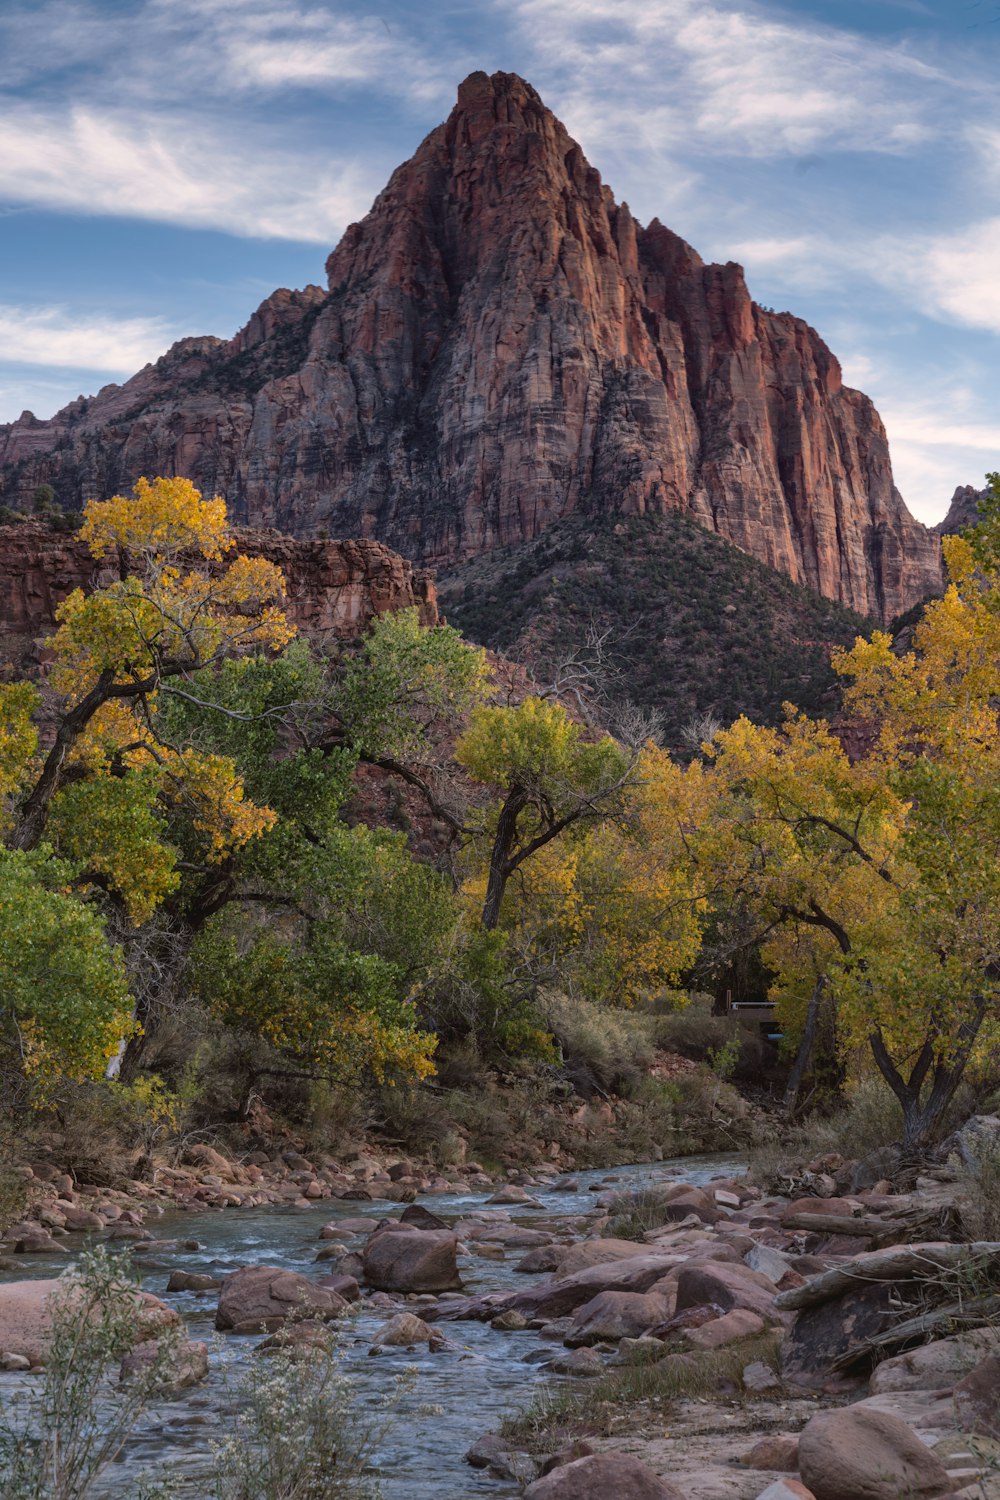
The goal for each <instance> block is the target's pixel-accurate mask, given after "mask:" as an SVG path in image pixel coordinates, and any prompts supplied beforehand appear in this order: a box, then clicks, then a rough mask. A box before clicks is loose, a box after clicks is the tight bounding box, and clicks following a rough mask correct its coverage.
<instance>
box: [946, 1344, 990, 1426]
mask: <svg viewBox="0 0 1000 1500" xmlns="http://www.w3.org/2000/svg"><path fill="white" fill-rule="evenodd" d="M954 1400H955V1415H956V1416H957V1418H958V1421H959V1424H960V1426H961V1428H962V1431H963V1432H974V1433H975V1434H976V1435H977V1436H978V1437H987V1438H994V1439H997V1438H1000V1356H997V1355H996V1354H989V1355H987V1357H986V1358H985V1359H984V1360H981V1361H980V1363H979V1364H978V1365H976V1367H975V1369H974V1370H970V1371H969V1373H968V1375H964V1376H963V1377H962V1379H961V1380H960V1381H959V1382H958V1384H957V1385H956V1387H955V1396H954Z"/></svg>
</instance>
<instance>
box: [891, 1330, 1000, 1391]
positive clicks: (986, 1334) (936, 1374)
mask: <svg viewBox="0 0 1000 1500" xmlns="http://www.w3.org/2000/svg"><path fill="white" fill-rule="evenodd" d="M996 1353H1000V1328H971V1329H969V1330H968V1332H966V1333H956V1334H954V1335H953V1336H952V1337H951V1338H947V1339H935V1340H934V1342H933V1343H932V1344H921V1346H920V1347H919V1349H908V1350H907V1351H906V1353H905V1354H896V1355H894V1356H893V1358H892V1359H885V1360H883V1361H882V1363H881V1364H880V1365H876V1367H875V1369H874V1370H873V1371H872V1377H871V1380H870V1381H869V1386H868V1388H869V1390H870V1391H871V1393H872V1395H873V1396H879V1395H881V1394H882V1393H883V1392H884V1391H940V1390H944V1389H945V1388H946V1387H947V1388H950V1387H951V1386H953V1385H954V1384H955V1383H956V1381H959V1380H961V1379H962V1378H963V1376H965V1375H968V1373H969V1371H970V1370H973V1369H975V1367H976V1365H977V1364H978V1363H979V1362H980V1360H982V1359H985V1358H986V1356H987V1355H989V1354H996Z"/></svg>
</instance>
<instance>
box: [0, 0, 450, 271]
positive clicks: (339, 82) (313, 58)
mask: <svg viewBox="0 0 1000 1500" xmlns="http://www.w3.org/2000/svg"><path fill="white" fill-rule="evenodd" d="M40 36H44V38H45V45H44V46H40V45H39V37H40ZM457 66H460V64H457ZM455 68H456V61H455V56H454V53H453V52H452V53H449V51H448V49H447V48H442V49H440V50H439V51H438V52H435V53H434V54H430V53H428V51H427V49H426V48H423V47H422V46H420V45H418V43H417V42H416V41H415V40H414V38H413V36H412V35H409V34H407V33H406V32H405V31H404V30H402V29H401V28H398V27H389V25H388V23H387V22H385V21H382V20H380V19H379V18H378V17H372V16H367V17H365V16H362V17H357V16H353V17H352V16H350V15H348V14H345V13H344V12H343V10H342V7H341V6H339V5H337V4H335V3H334V4H314V5H306V4H298V3H294V0H292V3H288V0H284V3H283V0H146V3H145V4H141V5H137V6H135V7H133V8H131V9H126V10H123V11H122V12H121V13H120V14H117V15H116V16H115V17H114V19H113V20H112V18H111V17H110V16H109V14H108V11H107V10H106V9H102V8H101V7H100V6H99V5H98V4H96V3H94V0H91V3H79V0H78V3H67V0H49V3H47V4H42V5H34V4H28V3H27V0H25V3H23V4H22V6H21V8H20V9H15V8H13V7H11V8H5V7H2V6H0V84H3V85H6V87H7V90H8V92H7V94H6V96H4V95H2V94H0V198H6V199H7V200H8V201H10V202H14V203H29V204H32V205H36V206H43V207H47V208H53V209H60V210H69V211H71V212H88V213H102V214H114V215H121V216H133V217H138V218H145V219H154V220H160V221H164V222H172V223H179V224H187V225H194V226H205V227H211V228H217V229H222V230H227V231H229V232H231V233H235V234H241V235H261V236H265V237H276V238H283V239H296V240H307V241H313V242H316V243H318V244H324V245H330V244H332V243H334V242H335V241H336V239H337V238H338V237H339V235H340V234H341V233H342V231H343V229H344V228H345V227H346V225H347V224H348V223H349V222H350V221H351V220H352V219H354V218H357V217H358V216H359V215H361V214H363V213H364V212H366V211H367V209H368V207H369V206H370V204H371V201H372V199H373V197H374V195H375V193H376V192H377V191H378V190H379V188H381V186H382V185H383V183H384V181H385V178H386V176H387V175H388V170H389V169H390V168H391V167H392V166H394V165H395V162H393V161H388V162H387V161H385V160H374V159H373V155H371V154H367V153H366V152H365V150H364V148H363V147H362V148H361V149H358V150H355V151H353V152H352V153H351V154H350V155H345V154H338V152H337V151H336V150H333V151H331V150H330V146H329V140H328V138H326V131H325V128H324V127H323V126H322V125H320V126H318V124H317V116H316V114H315V112H314V110H315V105H316V99H315V94H316V92H317V91H320V92H322V93H325V95H326V96H327V100H328V102H330V103H333V104H338V103H339V104H340V105H341V106H343V105H345V104H346V103H347V102H348V101H349V100H350V98H351V97H353V94H354V92H356V91H357V90H359V89H363V90H365V91H366V93H367V94H368V95H371V94H375V95H378V94H380V93H381V94H383V95H384V96H386V98H387V99H388V100H391V101H392V103H393V104H394V105H395V107H397V108H398V107H399V105H400V103H401V102H402V103H407V104H417V105H420V106H421V107H425V106H426V104H427V102H428V100H430V99H435V98H437V97H438V96H440V97H441V98H442V114H443V113H444V101H445V100H450V97H451V95H452V94H453V91H454V85H455V82H456V76H460V75H456V71H455ZM50 70H51V71H50ZM304 91H305V92H304ZM279 92H280V93H281V94H283V95H284V96H285V97H286V98H287V99H288V101H289V103H288V107H287V108H286V107H284V103H283V106H282V108H281V110H280V112H279V111H278V110H277V109H276V108H275V102H274V99H275V95H276V94H277V93H279ZM307 95H311V96H313V97H311V98H310V97H307Z"/></svg>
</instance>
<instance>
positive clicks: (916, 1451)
mask: <svg viewBox="0 0 1000 1500" xmlns="http://www.w3.org/2000/svg"><path fill="white" fill-rule="evenodd" d="M799 1471H800V1473H801V1476H802V1480H803V1483H804V1484H806V1485H807V1486H808V1487H809V1489H811V1490H812V1492H813V1494H814V1495H815V1496H816V1500H900V1497H901V1496H905V1497H906V1500H937V1497H939V1496H945V1495H949V1494H950V1493H951V1491H952V1485H951V1481H950V1479H949V1477H948V1472H947V1470H946V1469H945V1468H944V1466H943V1464H942V1463H941V1462H940V1460H939V1459H937V1458H936V1457H935V1456H934V1454H933V1453H932V1452H931V1450H930V1449H929V1448H927V1447H925V1446H924V1444H923V1443H922V1442H921V1441H920V1439H919V1438H918V1437H917V1436H916V1434H915V1433H914V1432H913V1431H912V1430H911V1428H909V1427H908V1426H907V1425H906V1423H905V1422H903V1421H901V1420H900V1419H899V1418H898V1417H894V1416H890V1415H889V1414H888V1413H887V1412H879V1411H872V1410H871V1409H869V1408H865V1407H850V1406H848V1407H844V1408H842V1409H841V1410H839V1411H827V1412H820V1413H819V1415H818V1416H815V1417H813V1418H812V1419H811V1420H810V1421H809V1422H807V1424H806V1426H805V1427H804V1428H803V1430H802V1433H801V1435H800V1437H799Z"/></svg>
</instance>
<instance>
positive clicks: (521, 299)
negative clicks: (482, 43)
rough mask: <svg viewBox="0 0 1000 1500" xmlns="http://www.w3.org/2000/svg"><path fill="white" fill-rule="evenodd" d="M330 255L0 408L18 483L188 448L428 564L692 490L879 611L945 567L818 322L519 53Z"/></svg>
mask: <svg viewBox="0 0 1000 1500" xmlns="http://www.w3.org/2000/svg"><path fill="white" fill-rule="evenodd" d="M327 271H328V278H329V287H328V290H327V291H323V290H322V289H321V288H319V287H315V286H312V287H307V288H305V290H304V291H299V292H289V291H279V292H276V293H274V295H273V296H272V297H270V298H268V300H267V301H266V302H265V303H263V304H262V306H261V307H260V308H259V309H258V310H257V312H256V313H255V314H254V316H253V317H252V318H251V320H250V322H249V323H248V324H247V326H246V327H245V328H244V329H243V330H242V331H241V332H240V333H239V334H238V335H237V336H236V338H235V339H233V340H230V341H229V342H224V341H221V340H218V339H210V338H195V339H186V340H183V341H182V342H181V343H179V344H177V345H175V346H174V347H173V348H172V349H171V350H170V351H169V352H168V353H167V354H166V355H165V356H164V357H163V358H162V359H160V360H158V361H157V362H156V364H155V365H150V366H147V367H146V369H144V370H142V371H140V373H139V374H138V375H136V376H134V377H133V379H132V380H130V381H128V382H127V384H125V385H124V386H121V387H119V386H110V387H106V388H105V389H104V390H103V391H101V392H100V393H99V394H98V395H97V396H95V397H93V398H91V399H89V400H81V401H77V402H74V403H72V404H71V405H70V406H69V407H67V408H66V409H65V410H64V411H62V412H60V413H59V414H58V415H57V416H56V417H54V418H53V419H52V420H51V421H48V422H39V421H38V420H36V419H35V418H33V417H32V416H31V414H30V413H27V414H25V416H24V417H22V418H21V419H20V420H19V421H18V422H16V423H14V424H12V425H10V426H8V427H0V498H2V499H3V500H5V501H6V503H8V504H10V503H18V504H22V505H23V504H24V503H25V502H26V500H27V498H28V497H29V496H30V494H31V491H32V489H33V488H34V486H35V485H37V484H39V483H41V482H49V483H51V484H52V485H53V486H54V488H55V490H56V492H57V497H58V499H59V501H60V502H61V503H62V504H64V505H67V506H78V505H79V504H80V502H81V500H83V499H85V498H89V497H91V496H104V495H107V494H109V493H112V492H114V491H116V490H121V489H123V488H125V487H127V486H128V485H129V484H131V483H132V482H133V481H134V480H135V478H136V477H137V476H138V475H140V474H147V475H154V474H175V473H178V474H184V475H187V476H189V477H191V478H192V479H194V480H195V482H196V483H197V484H198V485H199V486H200V487H201V488H202V489H204V490H206V491H209V492H214V491H219V492H220V493H222V494H223V495H225V497H226V499H227V500H228V502H229V504H230V507H231V510H232V511H233V513H234V514H235V515H237V516H238V517H239V518H240V519H241V520H242V521H244V522H246V523H247V524H249V525H252V526H256V527H260V526H277V527H279V528H280V529H281V530H282V531H286V532H290V533H292V534H293V535H296V536H300V537H304V536H311V535H314V534H315V533H316V531H317V530H318V529H320V528H325V529H327V530H328V531H329V532H330V534H331V535H333V536H360V537H374V538H377V539H379V540H381V541H384V542H387V543H388V544H389V545H391V546H392V547H395V548H396V549H398V550H399V551H401V552H402V553H404V554H405V555H406V556H408V557H412V558H414V559H416V560H418V561H420V562H424V563H435V564H443V563H453V562H455V561H457V560H459V559H462V558H465V557H469V556H472V555H474V554H477V553H479V552H482V551H484V550H487V549H489V548H492V547H496V546H498V545H503V544H505V543H508V542H516V541H522V540H524V539H527V538H531V537H533V536H534V535H536V534H537V533H538V532H539V531H541V530H542V529H543V528H544V527H545V526H546V525H548V524H549V523H550V522H551V521H553V520H556V519H558V518H560V517H563V516H565V515H567V514H569V513H571V512H573V511H577V510H582V509H587V510H591V511H600V512H608V511H612V512H623V513H636V512H643V511H649V510H653V511H664V510H674V509H676V510H684V511H688V512H690V513H691V514H693V515H694V516H695V517H696V518H697V519H698V520H699V521H700V522H701V523H702V524H703V525H704V526H706V527H709V528H710V529H713V530H715V531H717V532H719V533H721V534H722V535H723V536H725V537H727V538H729V540H731V541H732V542H735V543H736V544H737V545H738V546H740V547H742V548H743V549H744V550H745V551H747V552H749V553H751V554H753V555H754V556H755V557H758V558H760V559H761V560H762V561H764V562H766V563H769V564H770V565H772V566H773V567H775V568H778V569H780V570H781V571H782V572H784V573H787V574H788V575H789V576H790V577H791V578H793V579H795V580H796V581H799V582H803V583H806V584H809V585H811V586H812V587H813V588H815V589H817V590H819V591H820V592H821V593H823V594H826V595H828V596H829V597H831V598H835V599H839V600H841V601H842V602H843V603H845V604H848V605H850V606H852V607H853V608H854V609H856V610H858V611H859V612H861V613H863V614H866V615H874V616H878V617H881V618H883V619H888V618H891V617H892V616H893V615H895V614H897V613H899V612H900V611H902V610H903V609H906V608H907V607H909V606H910V605H911V604H913V603H914V602H916V601H917V600H918V599H921V598H923V597H925V596H926V595H927V594H930V593H933V592H936V591H937V590H938V589H939V588H940V584H941V562H940V546H939V541H938V538H937V537H936V536H935V535H934V534H933V533H932V532H930V531H928V530H927V529H926V528H925V527H923V526H921V525H920V524H919V523H918V522H917V521H915V520H914V519H913V517H912V516H910V514H909V512H908V511H907V509H906V507H905V505H904V504H903V501H902V499H901V498H900V496H899V494H898V492H897V490H896V489H895V486H894V485H893V480H892V469H891V465H890V462H889V452H888V447H887V444H886V436H885V431H884V428H883V426H882V423H881V421H880V419H879V417H878V414H877V412H876V411H875V409H874V407H873V406H872V403H871V402H870V401H869V400H868V398H867V397H866V396H864V395H862V394H861V393H860V392H858V391H854V390H851V389H849V388H847V387H845V386H844V385H843V383H842V380H841V372H840V366H839V364H838V362H837V360H836V359H835V358H834V356H833V355H832V354H831V352H830V351H829V349H828V348H827V347H826V345H825V344H824V343H823V341H822V340H821V339H820V338H819V336H818V334H816V333H815V332H814V330H813V329H811V328H809V327H808V325H807V324H805V323H804V322H802V320H801V319H798V318H795V317H793V316H792V315H791V314H790V313H772V312H768V311H765V310H764V309H762V308H761V307H759V306H757V304H756V303H754V302H753V301H752V300H751V298H750V295H749V293H748V291H747V287H746V283H745V280H744V276H743V272H742V270H741V268H740V267H739V266H737V265H735V264H732V263H730V264H728V265H725V266H717V265H706V264H705V263H704V262H703V261H702V260H701V258H700V257H699V256H698V255H697V254H696V252H695V251H694V250H693V249H691V247H690V246H689V245H686V244H685V243H684V241H683V240H681V239H680V238H679V237H678V236H677V235H675V234H673V233H672V232H671V231H670V230H669V229H666V228H664V226H663V225H661V224H660V223H659V222H658V221H657V220H655V219H654V220H653V222H652V223H651V224H650V225H648V226H647V227H645V228H644V227H643V226H642V225H640V224H638V223H637V222H636V220H635V219H634V218H633V217H632V215H631V213H630V212H629V209H628V207H627V205H625V204H617V203H616V202H615V199H614V197H613V195H612V193H611V192H610V190H609V189H608V188H607V187H606V186H604V184H603V183H602V182H601V179H600V176H599V175H598V173H597V172H596V171H595V169H594V168H593V167H591V166H590V165H589V164H588V163H587V161H586V159H585V157H584V156H583V153H582V151H581V150H580V148H579V146H577V145H576V143H575V142H574V141H573V140H572V139H571V138H570V136H569V135H568V134H567V132H566V130H565V129H564V127H563V126H562V124H561V123H560V122H559V121H558V120H557V119H556V118H555V116H554V115H553V114H552V113H551V112H550V111H549V110H548V109H546V107H545V106H544V104H543V103H542V101H541V100H540V98H539V97H538V95H537V94H536V93H535V91H534V89H532V88H531V87H530V85H528V84H527V83H525V82H524V81H523V80H522V79H520V78H518V77H516V76H515V75H513V74H505V73H498V74H494V75H493V77H492V78H491V77H488V76H487V75H486V74H485V73H474V74H472V76H471V77H469V78H468V79H466V81H465V83H464V84H463V85H462V86H461V89H460V91H459V96H458V102H457V104H456V106H455V108H454V110H453V111H452V113H451V115H450V116H449V118H448V120H447V121H446V122H445V123H444V124H443V125H441V126H439V127H438V129H436V130H434V131H432V133H431V134H430V135H429V136H428V137H427V138H426V140H425V141H424V142H423V143H422V145H421V146H420V147H419V149H418V150H417V152H416V154H415V155H414V156H413V158H412V159H411V160H410V161H409V162H407V163H406V164H405V165H404V166H402V167H400V168H399V169H398V170H397V171H396V172H395V173H394V174H393V176H392V178H391V180H390V182H389V184H388V186H387V187H386V188H385V190H384V191H383V192H382V193H381V194H380V195H379V197H378V198H377V199H376V201H375V204H374V205H373V207H372V210H371V212H370V213H369V214H368V215H367V217H366V218H365V219H363V220H362V221H361V222H360V223H359V224H354V225H352V226H351V227H350V228H349V229H348V230H347V232H346V234H345V235H344V237H343V239H342V241H341V243H340V244H339V246H338V247H337V249H336V250H335V251H334V252H333V254H332V255H331V256H330V258H329V260H328V262H327Z"/></svg>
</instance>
